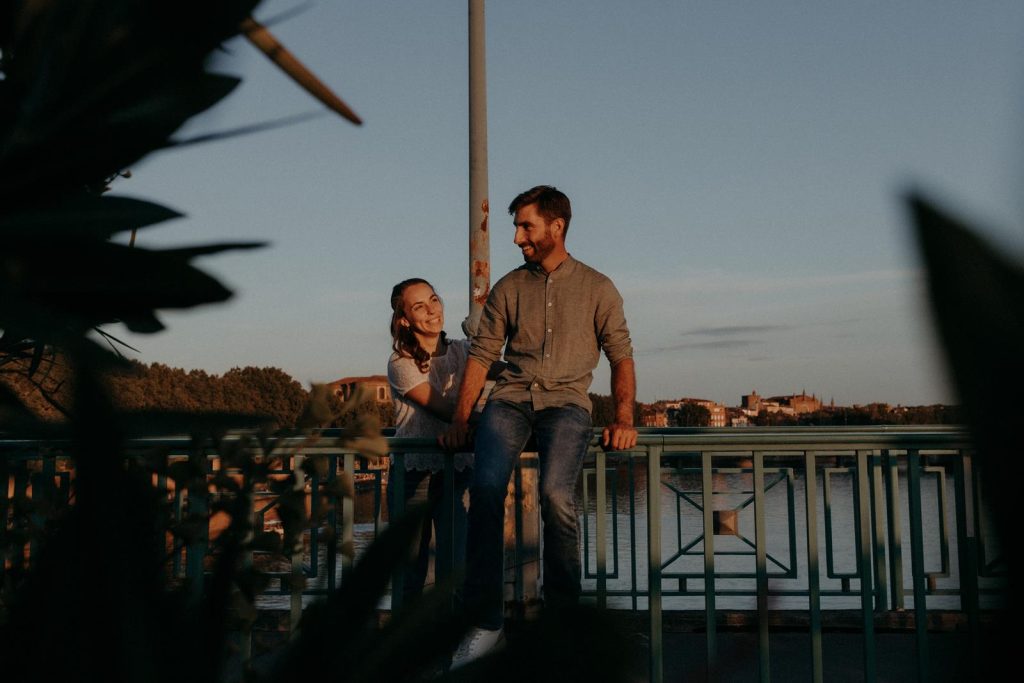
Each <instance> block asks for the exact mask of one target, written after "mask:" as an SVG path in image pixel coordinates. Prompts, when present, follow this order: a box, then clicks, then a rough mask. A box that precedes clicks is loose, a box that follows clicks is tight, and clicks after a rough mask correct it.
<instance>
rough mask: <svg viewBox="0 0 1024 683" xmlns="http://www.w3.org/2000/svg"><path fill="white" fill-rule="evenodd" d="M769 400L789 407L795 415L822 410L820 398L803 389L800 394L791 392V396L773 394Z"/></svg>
mask: <svg viewBox="0 0 1024 683" xmlns="http://www.w3.org/2000/svg"><path fill="white" fill-rule="evenodd" d="M769 400H771V401H775V402H777V403H778V404H779V405H780V406H784V407H787V408H789V409H790V410H791V411H792V414H794V415H800V414H802V413H815V412H817V411H819V410H821V401H820V400H818V397H817V396H815V395H814V394H811V395H810V396H808V395H807V392H805V391H801V392H800V393H799V394H791V395H789V396H773V397H772V398H771V399H769Z"/></svg>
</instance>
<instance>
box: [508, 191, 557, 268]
mask: <svg viewBox="0 0 1024 683" xmlns="http://www.w3.org/2000/svg"><path fill="white" fill-rule="evenodd" d="M556 220H557V219H556ZM513 222H514V223H515V226H516V236H515V240H514V242H515V245H516V246H517V247H519V248H520V249H521V250H522V252H523V260H524V261H526V262H527V263H541V262H542V261H543V260H544V259H545V258H546V257H547V256H548V255H549V254H550V253H551V252H552V251H554V250H555V238H554V237H553V235H552V234H551V223H553V222H554V221H552V222H551V223H549V222H548V221H547V220H546V219H545V218H544V217H543V216H541V215H540V214H539V213H537V205H536V204H527V205H526V206H523V207H520V208H519V209H518V210H517V211H516V215H515V218H514V219H513Z"/></svg>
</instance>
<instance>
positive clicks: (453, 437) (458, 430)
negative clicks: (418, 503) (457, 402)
mask: <svg viewBox="0 0 1024 683" xmlns="http://www.w3.org/2000/svg"><path fill="white" fill-rule="evenodd" d="M471 432H472V430H471V429H470V426H469V422H466V421H463V420H458V421H455V422H452V424H451V426H450V427H448V431H446V432H445V433H444V434H442V435H441V436H439V437H437V443H439V444H440V445H441V448H443V449H445V450H446V451H449V452H454V451H458V450H465V448H466V446H468V445H469V442H470V435H471Z"/></svg>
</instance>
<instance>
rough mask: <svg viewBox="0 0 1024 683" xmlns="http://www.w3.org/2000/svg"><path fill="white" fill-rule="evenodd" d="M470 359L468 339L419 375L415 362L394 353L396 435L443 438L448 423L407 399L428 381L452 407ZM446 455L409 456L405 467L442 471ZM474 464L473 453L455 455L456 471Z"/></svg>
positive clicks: (433, 360) (450, 346)
mask: <svg viewBox="0 0 1024 683" xmlns="http://www.w3.org/2000/svg"><path fill="white" fill-rule="evenodd" d="M468 357H469V340H467V339H456V340H453V341H452V342H451V343H449V344H448V347H447V351H446V352H445V353H444V354H443V355H440V356H434V357H432V358H431V359H430V365H429V367H428V368H427V372H425V373H424V372H420V369H419V367H417V365H416V361H414V360H413V359H412V358H409V357H408V356H399V355H398V354H397V353H392V354H391V358H390V359H389V360H388V381H389V382H390V383H391V396H392V398H393V401H394V405H395V436H400V437H402V436H404V437H432V436H440V435H441V434H443V433H444V432H445V430H447V429H448V423H447V422H445V421H444V420H441V419H440V418H437V417H435V416H434V414H433V413H431V412H430V411H429V410H427V409H426V408H424V407H423V406H421V405H419V404H418V403H414V402H413V401H410V400H409V399H408V398H406V397H405V395H406V393H408V392H409V390H411V389H413V388H415V387H417V386H419V385H420V384H423V383H424V382H429V383H430V386H432V387H433V388H434V391H435V392H437V393H438V394H440V395H441V397H442V398H443V399H444V400H445V401H447V402H448V403H449V404H450V405H451V406H452V407H453V408H454V406H455V401H456V400H457V399H458V396H459V385H460V384H461V383H462V374H463V372H464V371H465V369H466V359H467V358H468ZM444 457H445V456H444V454H442V453H440V452H438V453H406V455H405V468H406V469H409V470H430V471H432V472H437V471H440V470H441V469H442V468H443V467H444ZM472 465H473V454H472V453H456V454H455V469H457V470H464V469H466V468H467V467H471V466H472Z"/></svg>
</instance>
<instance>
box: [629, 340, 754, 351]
mask: <svg viewBox="0 0 1024 683" xmlns="http://www.w3.org/2000/svg"><path fill="white" fill-rule="evenodd" d="M760 343H762V342H760V341H756V340H753V339H721V340H718V341H703V342H682V343H680V344H672V345H670V346H661V347H658V348H656V349H641V350H639V351H638V353H639V354H641V355H651V354H655V353H666V352H669V351H681V350H683V349H713V350H715V351H727V350H730V349H745V348H747V347H750V346H755V345H757V344H760Z"/></svg>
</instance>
